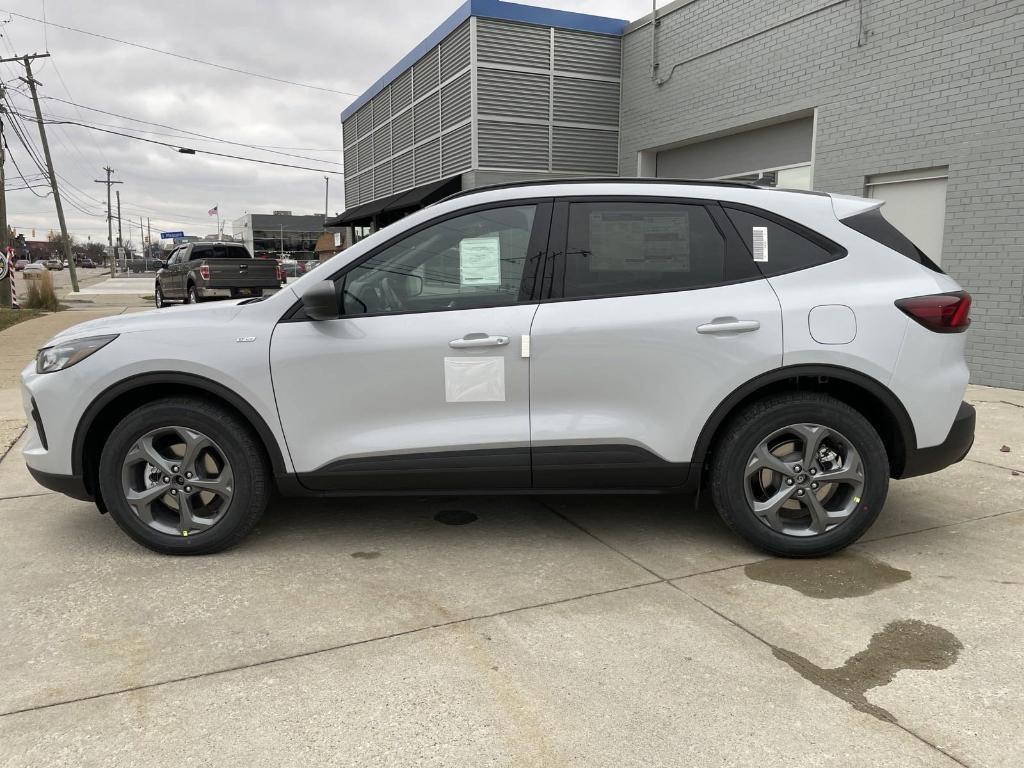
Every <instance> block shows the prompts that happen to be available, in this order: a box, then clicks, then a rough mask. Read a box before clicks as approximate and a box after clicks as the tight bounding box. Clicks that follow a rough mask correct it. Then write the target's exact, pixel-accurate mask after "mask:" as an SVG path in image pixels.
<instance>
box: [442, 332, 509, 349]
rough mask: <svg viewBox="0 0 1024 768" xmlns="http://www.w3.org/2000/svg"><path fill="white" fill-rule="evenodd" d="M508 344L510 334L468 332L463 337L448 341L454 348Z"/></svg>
mask: <svg viewBox="0 0 1024 768" xmlns="http://www.w3.org/2000/svg"><path fill="white" fill-rule="evenodd" d="M506 344H508V336H489V335H487V334H486V333H467V334H466V335H465V336H463V337H462V338H461V339H452V340H451V341H449V342H448V346H449V347H451V348H452V349H473V348H475V347H503V346H505V345H506Z"/></svg>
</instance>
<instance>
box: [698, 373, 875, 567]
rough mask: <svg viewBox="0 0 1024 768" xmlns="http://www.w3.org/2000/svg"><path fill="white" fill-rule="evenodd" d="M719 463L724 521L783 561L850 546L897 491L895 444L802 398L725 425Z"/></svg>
mask: <svg viewBox="0 0 1024 768" xmlns="http://www.w3.org/2000/svg"><path fill="white" fill-rule="evenodd" d="M723 434H724V435H725V437H724V438H723V439H722V441H721V442H720V443H719V445H718V446H717V448H716V450H715V454H714V457H713V459H712V466H711V494H712V498H713V499H714V503H715V507H716V508H717V509H718V512H719V514H720V515H721V516H722V519H724V520H725V522H726V523H727V524H728V525H729V526H730V527H731V528H732V529H733V530H734V531H736V532H737V533H739V534H740V535H741V536H743V538H745V539H746V540H747V541H749V542H750V543H751V544H753V545H754V546H756V547H758V548H760V549H763V550H764V551H766V552H770V553H771V554H773V555H781V556H785V557H815V556H820V555H827V554H830V553H832V552H836V551H838V550H840V549H843V548H844V547H847V546H849V545H850V544H852V543H853V542H855V541H856V540H857V539H859V538H860V537H861V536H862V535H863V534H864V532H865V531H867V529H868V528H869V527H870V526H871V524H872V523H873V522H874V521H875V518H876V517H878V513H879V512H880V511H881V509H882V505H883V504H884V503H885V497H886V494H887V492H888V488H889V461H888V458H887V456H886V452H885V445H884V444H883V443H882V440H881V438H879V436H878V433H877V432H876V431H875V430H874V428H873V427H872V426H871V424H870V423H869V422H868V421H867V420H866V419H865V418H864V417H863V416H862V415H861V414H860V413H859V412H857V411H856V410H854V409H853V408H851V407H850V406H848V405H846V404H845V403H843V402H841V401H839V400H836V399H835V398H833V397H829V396H828V395H823V394H819V393H814V392H797V393H792V394H787V395H779V396H775V397H771V398H768V399H765V400H761V401H759V402H756V403H754V404H752V405H750V406H748V407H747V408H745V409H744V410H743V411H742V412H740V413H738V414H736V416H735V417H734V418H733V419H732V420H731V421H730V423H729V424H728V425H727V426H726V427H725V429H724V432H723Z"/></svg>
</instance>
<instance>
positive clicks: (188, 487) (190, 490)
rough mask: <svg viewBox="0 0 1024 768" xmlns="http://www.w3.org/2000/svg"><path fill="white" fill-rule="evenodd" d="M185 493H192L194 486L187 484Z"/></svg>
mask: <svg viewBox="0 0 1024 768" xmlns="http://www.w3.org/2000/svg"><path fill="white" fill-rule="evenodd" d="M185 493H192V486H191V485H186V486H185Z"/></svg>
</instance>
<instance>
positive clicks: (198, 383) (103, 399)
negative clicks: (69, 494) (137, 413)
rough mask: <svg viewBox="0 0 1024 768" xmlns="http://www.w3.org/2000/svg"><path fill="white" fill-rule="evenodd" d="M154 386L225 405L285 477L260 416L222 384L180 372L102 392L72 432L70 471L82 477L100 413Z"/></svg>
mask: <svg viewBox="0 0 1024 768" xmlns="http://www.w3.org/2000/svg"><path fill="white" fill-rule="evenodd" d="M157 384H159V385H166V384H177V385H179V386H189V387H194V388H196V389H200V390H202V391H204V392H208V393H210V394H211V395H214V396H216V397H219V398H220V399H222V400H224V401H225V402H227V403H228V404H229V405H231V406H232V407H233V408H235V409H236V410H237V411H238V412H239V413H241V414H242V416H243V417H244V418H245V419H246V420H247V421H248V422H249V423H250V424H251V425H252V427H253V428H254V429H255V430H256V433H257V434H258V435H259V437H260V440H261V441H262V442H263V445H264V446H265V447H266V449H267V455H268V456H269V457H270V463H271V466H272V467H273V470H274V474H275V475H283V474H286V473H287V469H286V467H285V461H284V455H283V454H282V453H281V446H280V445H278V442H277V438H275V437H274V433H273V432H271V430H270V427H268V426H267V422H266V421H264V419H263V417H262V416H260V414H259V412H258V411H257V410H256V409H255V408H253V407H252V405H250V404H249V403H248V402H247V401H246V400H245V399H244V398H242V397H241V396H240V395H238V394H237V393H235V392H234V391H233V390H231V389H228V388H227V387H225V386H224V385H223V384H219V383H217V382H216V381H213V380H212V379H207V378H205V377H203V376H198V375H196V374H193V373H181V372H180V371H154V372H150V373H140V374H138V375H136V376H129V377H128V378H127V379H123V380H121V381H119V382H117V383H116V384H113V385H111V386H110V387H108V388H107V389H105V390H104V391H103V392H101V393H100V394H99V395H97V396H96V399H95V400H93V401H92V402H91V403H89V407H88V408H86V409H85V413H83V414H82V418H81V419H80V420H79V422H78V427H76V429H75V437H74V440H73V441H72V443H71V470H72V473H73V474H74V475H77V476H79V477H81V476H82V471H83V467H82V464H83V462H82V459H83V455H84V451H85V438H86V436H87V435H88V434H89V430H90V429H91V428H92V425H93V422H94V421H95V420H96V417H97V416H98V415H99V413H100V412H101V411H102V410H103V409H104V408H105V407H106V406H107V405H109V404H110V403H111V402H112V401H113V400H115V399H116V398H118V397H120V396H123V395H125V394H127V393H129V392H131V391H133V390H136V389H139V388H140V387H147V386H153V385H157Z"/></svg>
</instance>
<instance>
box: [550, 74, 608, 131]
mask: <svg viewBox="0 0 1024 768" xmlns="http://www.w3.org/2000/svg"><path fill="white" fill-rule="evenodd" d="M555 120H560V121H563V122H569V123H599V124H602V125H614V126H617V125H618V124H619V84H618V83H612V82H608V81H607V80H577V79H575V78H571V77H556V78H555Z"/></svg>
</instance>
